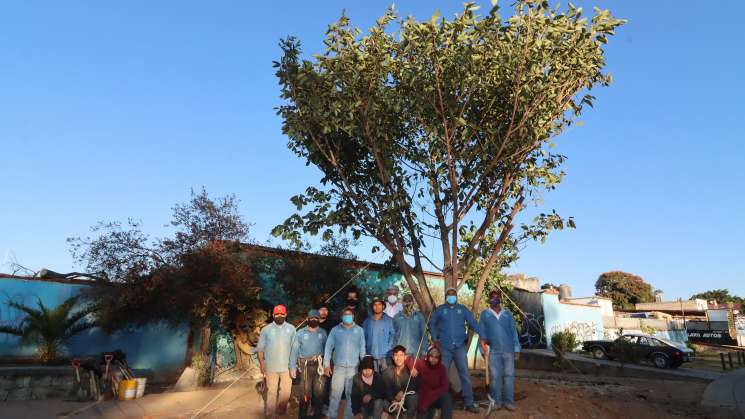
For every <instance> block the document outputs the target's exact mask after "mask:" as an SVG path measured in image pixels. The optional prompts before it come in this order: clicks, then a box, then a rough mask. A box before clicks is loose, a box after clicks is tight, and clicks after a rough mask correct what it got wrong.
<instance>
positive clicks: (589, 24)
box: [273, 1, 623, 311]
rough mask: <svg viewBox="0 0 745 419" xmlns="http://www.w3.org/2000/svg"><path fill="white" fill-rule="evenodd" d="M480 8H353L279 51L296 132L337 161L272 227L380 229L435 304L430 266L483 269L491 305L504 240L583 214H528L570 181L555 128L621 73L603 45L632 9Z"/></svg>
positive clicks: (509, 242) (415, 290) (460, 272)
mask: <svg viewBox="0 0 745 419" xmlns="http://www.w3.org/2000/svg"><path fill="white" fill-rule="evenodd" d="M477 9H478V7H477V6H475V5H474V4H472V3H467V4H466V5H465V7H464V10H463V13H461V14H458V15H456V16H455V17H454V18H452V19H451V20H448V19H445V18H441V17H440V16H438V15H435V16H433V17H432V19H430V20H426V21H416V20H415V19H413V18H407V19H405V20H400V19H399V18H398V16H397V15H396V14H395V13H394V11H393V10H389V11H388V12H387V13H385V14H384V15H383V16H382V17H381V18H380V19H379V20H378V21H377V22H376V24H375V25H374V26H373V27H372V28H371V29H370V31H369V33H368V34H366V35H364V36H362V33H361V31H359V30H358V29H355V28H353V27H351V26H350V22H349V20H348V19H347V17H345V16H342V17H341V19H339V21H338V22H337V23H335V24H332V25H330V26H329V29H328V31H327V32H326V39H325V41H324V43H325V45H326V51H325V52H323V53H322V54H319V55H315V56H314V57H313V59H304V58H302V52H301V48H300V42H299V41H298V40H296V39H295V38H292V37H290V38H288V39H286V40H283V41H282V42H281V44H280V46H281V48H282V53H283V54H282V57H281V59H280V60H279V61H278V62H276V63H275V67H276V68H277V77H278V79H279V83H280V87H281V96H282V99H283V100H284V104H283V105H281V106H280V107H279V108H278V114H279V115H280V116H281V118H282V119H283V126H282V129H283V132H284V133H285V134H286V135H287V137H288V138H289V142H288V147H289V149H290V150H291V151H292V152H294V153H295V154H296V155H297V156H298V157H300V158H302V159H304V160H305V161H306V164H308V165H313V166H315V167H317V168H318V169H320V171H321V173H322V176H321V179H320V181H319V183H316V184H314V185H311V186H309V187H308V188H307V189H306V190H305V192H304V193H303V194H300V195H297V196H295V197H293V198H292V199H291V200H292V202H293V203H294V204H295V205H296V207H297V213H296V214H294V215H292V216H291V217H289V218H288V219H287V220H286V221H285V222H284V223H283V224H282V225H280V226H277V227H276V228H275V229H274V231H273V233H274V234H275V235H276V236H281V237H282V238H284V239H288V240H291V241H300V240H301V237H302V234H303V233H310V234H323V235H330V234H332V233H333V231H334V229H337V230H339V231H341V232H342V233H351V234H352V236H353V237H354V238H358V237H360V236H368V237H371V238H374V239H375V240H376V241H377V242H378V246H375V247H374V248H373V251H377V250H381V249H380V248H379V247H382V249H385V250H386V251H388V252H389V253H390V254H391V257H392V260H393V261H394V262H395V263H396V264H397V265H398V269H399V270H400V271H401V272H402V273H403V275H404V277H405V279H406V282H407V286H408V288H409V289H410V290H411V292H412V294H413V295H414V297H415V298H416V299H417V302H418V303H419V305H420V307H423V308H424V310H425V311H426V310H429V309H430V308H431V307H432V306H433V304H434V301H433V299H432V296H431V293H430V292H429V288H428V286H427V283H426V280H425V275H424V270H425V266H427V267H431V268H430V269H437V270H439V271H441V272H442V273H443V274H444V276H445V278H446V285H447V286H456V287H457V286H460V285H462V283H463V282H464V281H466V280H470V278H472V277H473V276H474V272H478V273H477V274H476V275H477V279H476V281H475V283H476V295H475V297H476V298H474V307H473V309H474V310H478V306H479V304H480V303H479V302H480V301H481V294H482V292H483V289H484V286H485V284H486V282H487V280H488V278H490V276H491V274H492V271H493V270H494V269H496V268H498V266H499V265H500V264H501V263H502V261H503V260H504V249H505V247H509V246H513V247H516V244H517V243H519V242H521V241H523V240H525V239H534V240H539V241H543V240H545V238H546V235H547V234H548V233H549V232H550V231H551V230H554V229H561V228H563V227H565V226H569V227H573V226H574V221H573V220H572V219H571V218H569V219H564V218H562V217H561V216H559V214H557V213H555V212H553V211H551V212H546V213H543V214H540V215H539V216H537V217H536V218H535V219H534V220H533V221H532V222H530V223H528V224H519V223H517V221H516V216H517V215H518V214H519V213H520V212H521V211H522V210H523V209H524V208H526V207H527V206H529V205H532V204H538V203H539V202H540V199H541V196H542V193H543V192H545V191H547V190H552V189H554V188H555V187H556V186H557V185H558V184H559V183H560V182H561V180H562V178H563V176H564V173H563V172H562V170H561V168H560V167H561V164H562V163H563V162H564V160H565V156H563V155H561V154H557V153H554V152H552V151H550V149H551V147H552V146H553V138H554V137H556V136H557V135H559V134H560V133H561V132H562V131H563V130H564V129H565V128H566V127H568V126H569V125H570V124H572V123H573V122H574V121H575V118H576V117H577V116H579V115H580V113H581V112H582V110H583V108H584V106H585V105H590V106H591V105H593V103H594V99H595V98H594V97H593V96H592V95H590V94H589V91H590V90H591V89H593V88H594V87H596V86H598V85H601V86H604V85H608V84H609V83H610V81H611V78H610V76H609V75H608V74H606V73H604V72H603V68H604V66H605V58H604V52H603V47H604V44H605V43H606V42H607V39H608V37H609V36H611V35H613V33H614V30H615V29H616V28H617V27H618V26H619V25H621V24H622V23H623V21H622V20H620V19H616V18H614V17H612V16H611V14H610V13H609V12H608V11H606V10H596V11H595V12H594V14H593V16H592V17H590V18H589V19H588V18H586V17H584V16H583V14H582V10H581V9H579V8H576V7H574V6H571V5H570V6H569V8H568V9H567V10H566V11H561V10H559V9H558V8H551V7H549V5H548V3H547V2H543V1H517V2H516V3H515V4H514V10H513V11H512V13H511V15H510V16H509V17H502V16H501V15H500V9H499V7H497V6H494V7H493V8H492V9H491V10H490V11H489V12H488V14H486V15H485V16H479V15H478V14H477ZM394 22H397V24H398V27H397V28H392V24H393V23H394ZM515 224H519V225H518V226H517V227H516V226H515ZM487 235H491V236H492V237H493V241H491V242H490V244H488V245H487V246H486V247H484V246H485V244H486V243H489V242H488V241H486V240H485V237H486V236H487ZM427 240H429V241H430V242H431V241H432V240H434V242H435V243H436V247H437V253H438V256H436V257H434V258H433V257H430V255H432V254H433V253H432V252H431V251H429V250H426V249H425V241H427ZM487 248H488V249H487Z"/></svg>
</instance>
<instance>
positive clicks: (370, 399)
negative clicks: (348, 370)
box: [344, 355, 385, 419]
mask: <svg viewBox="0 0 745 419" xmlns="http://www.w3.org/2000/svg"><path fill="white" fill-rule="evenodd" d="M374 366H375V360H374V359H373V357H371V356H369V355H368V356H366V357H364V358H362V361H360V372H359V373H357V375H355V376H354V379H353V380H352V413H353V414H354V417H355V419H381V417H382V416H383V408H384V407H385V386H384V384H383V379H382V378H381V377H380V374H378V373H377V372H375V370H373V367H374ZM344 410H346V407H345V408H344Z"/></svg>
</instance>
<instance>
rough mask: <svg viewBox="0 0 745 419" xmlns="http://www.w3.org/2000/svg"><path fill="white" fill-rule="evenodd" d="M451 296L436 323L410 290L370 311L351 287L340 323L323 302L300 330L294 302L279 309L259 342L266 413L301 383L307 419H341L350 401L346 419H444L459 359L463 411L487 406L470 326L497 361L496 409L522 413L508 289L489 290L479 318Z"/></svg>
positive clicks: (278, 408)
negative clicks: (478, 391)
mask: <svg viewBox="0 0 745 419" xmlns="http://www.w3.org/2000/svg"><path fill="white" fill-rule="evenodd" d="M445 294H446V295H445V303H444V304H442V305H441V306H439V307H437V308H436V309H435V310H434V312H433V313H432V315H431V319H430V321H429V323H427V321H426V320H425V318H424V316H423V314H422V313H421V312H419V311H418V310H417V309H416V308H415V305H414V300H413V298H412V296H411V295H409V294H407V295H404V296H403V298H401V301H399V298H398V297H399V289H398V288H397V287H395V286H393V287H391V288H389V289H388V291H387V295H386V298H385V300H384V299H381V298H375V299H373V301H372V303H371V305H370V310H371V313H370V314H369V315H368V313H367V310H366V308H365V307H364V306H363V305H361V304H360V302H359V301H360V292H359V290H358V289H356V288H351V289H349V290H348V292H347V301H346V306H345V307H344V308H343V309H342V310H341V313H340V317H339V321H338V323H337V322H336V321H335V320H334V319H333V317H332V313H331V310H330V307H329V306H327V305H321V306H319V307H318V309H314V310H310V311H309V312H308V313H307V318H306V321H305V322H304V323H305V324H306V325H305V326H304V327H303V328H301V329H299V330H296V329H295V327H294V326H292V325H291V324H289V323H286V322H285V319H286V317H287V308H286V307H284V306H282V305H277V306H275V307H274V309H273V320H274V321H273V322H272V323H270V324H269V325H267V326H265V327H264V328H263V329H262V331H261V335H260V338H259V343H258V345H257V347H256V352H257V354H258V359H259V366H260V368H261V373H262V374H263V376H264V378H265V382H266V389H267V398H266V406H265V408H266V415H267V417H269V418H273V417H276V416H278V415H280V414H283V413H284V412H285V410H286V407H287V402H288V401H289V398H290V392H291V388H292V382H293V380H296V381H297V382H298V387H299V388H300V389H301V390H300V392H299V393H300V394H298V399H299V404H300V409H299V412H300V413H299V417H300V418H316V419H319V418H321V416H322V414H323V413H324V411H325V410H327V416H328V418H329V419H335V418H336V417H337V414H338V411H339V406H340V403H341V400H342V397H344V398H345V400H346V401H345V405H344V418H345V419H351V418H353V417H354V418H356V419H363V418H364V419H367V418H374V419H378V418H380V417H381V416H382V414H383V412H385V411H387V412H389V414H390V415H391V416H393V417H397V416H400V417H406V418H414V417H418V418H432V417H434V414H435V412H436V411H437V410H439V411H440V418H442V419H449V418H452V414H453V401H452V399H451V396H450V392H449V387H450V382H449V380H448V374H447V369H448V368H449V367H450V364H451V363H452V362H454V363H455V366H456V369H457V371H458V375H459V377H460V382H461V387H462V392H463V399H464V408H465V409H466V410H468V411H470V412H474V413H475V412H478V411H479V409H478V407H477V406H476V405H475V403H474V397H473V390H472V387H471V380H470V374H469V370H468V362H467V350H468V347H467V343H468V342H466V340H467V329H468V328H470V329H471V330H472V331H473V332H474V333H476V334H478V335H479V341H480V344H481V349H482V351H483V352H484V354H485V356H486V358H487V359H488V368H489V373H490V376H491V378H492V380H491V383H490V389H489V398H490V399H491V403H492V404H493V405H492V410H493V409H500V408H502V407H504V408H505V409H507V410H510V411H514V410H515V405H514V375H515V374H514V371H515V370H514V363H515V360H516V359H518V357H519V353H520V343H519V341H518V337H517V331H516V329H515V322H514V320H513V318H512V314H511V313H510V312H509V311H508V310H506V309H504V308H502V304H501V294H500V293H499V292H496V291H494V292H492V293H491V294H490V295H489V308H488V309H486V310H484V311H483V312H482V313H481V315H480V316H479V320H478V321H477V320H476V318H475V317H474V316H473V314H472V313H471V312H470V311H469V310H468V308H466V307H465V306H464V305H462V304H459V303H458V297H457V292H456V290H455V289H454V288H451V289H448V290H447V291H446V293H445ZM428 328H429V337H430V338H431V344H430V343H429V339H428V336H427V329H428ZM329 378H330V380H329ZM329 382H330V383H329Z"/></svg>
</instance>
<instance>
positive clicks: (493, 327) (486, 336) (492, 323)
mask: <svg viewBox="0 0 745 419" xmlns="http://www.w3.org/2000/svg"><path fill="white" fill-rule="evenodd" d="M479 321H480V324H479V326H480V328H481V339H483V340H486V342H487V343H488V344H489V352H498V353H513V352H520V340H519V339H518V337H517V329H516V328H515V319H514V318H513V317H512V313H510V312H509V310H505V309H504V308H503V309H502V310H501V311H500V312H499V317H498V318H497V315H496V314H494V311H492V310H491V309H486V310H484V311H482V312H481V316H480V317H479Z"/></svg>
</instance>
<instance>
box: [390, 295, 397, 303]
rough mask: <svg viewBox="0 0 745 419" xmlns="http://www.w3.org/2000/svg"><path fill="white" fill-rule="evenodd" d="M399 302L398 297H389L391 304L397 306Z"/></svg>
mask: <svg viewBox="0 0 745 419" xmlns="http://www.w3.org/2000/svg"><path fill="white" fill-rule="evenodd" d="M397 301H398V297H396V296H395V295H389V296H388V302H389V303H390V304H396V302H397Z"/></svg>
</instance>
